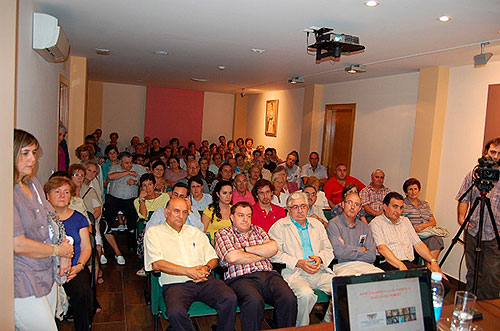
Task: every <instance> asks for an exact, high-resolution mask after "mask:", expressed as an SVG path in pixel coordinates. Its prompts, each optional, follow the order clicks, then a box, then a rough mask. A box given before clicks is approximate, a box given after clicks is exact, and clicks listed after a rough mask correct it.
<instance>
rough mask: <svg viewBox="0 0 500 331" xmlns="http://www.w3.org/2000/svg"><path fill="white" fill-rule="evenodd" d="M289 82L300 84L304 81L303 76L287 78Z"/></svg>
mask: <svg viewBox="0 0 500 331" xmlns="http://www.w3.org/2000/svg"><path fill="white" fill-rule="evenodd" d="M288 82H289V83H290V84H301V83H303V82H304V77H301V76H294V77H292V78H290V79H289V80H288Z"/></svg>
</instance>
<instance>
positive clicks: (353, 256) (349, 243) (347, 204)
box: [326, 193, 384, 276]
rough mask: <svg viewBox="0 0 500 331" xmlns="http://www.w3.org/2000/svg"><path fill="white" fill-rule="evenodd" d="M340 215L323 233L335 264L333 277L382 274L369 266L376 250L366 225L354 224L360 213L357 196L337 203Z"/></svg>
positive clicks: (359, 202)
mask: <svg viewBox="0 0 500 331" xmlns="http://www.w3.org/2000/svg"><path fill="white" fill-rule="evenodd" d="M341 204H342V208H343V209H344V211H343V212H342V214H340V215H339V216H337V217H335V218H334V219H333V220H331V221H330V222H329V223H328V226H327V228H326V232H327V233H328V239H330V242H331V243H332V246H333V251H334V252H335V258H336V259H337V260H338V264H336V265H334V267H333V270H334V272H335V275H337V276H350V275H356V274H369V273H377V272H384V271H383V270H382V269H379V268H377V267H375V266H374V265H373V262H375V256H376V253H377V249H376V247H375V242H374V241H373V236H372V233H371V231H370V228H369V227H368V225H366V224H365V223H364V222H362V221H359V220H356V216H357V215H358V213H359V211H360V210H361V199H360V198H359V195H358V193H350V194H347V195H346V197H345V199H344V201H342V202H341Z"/></svg>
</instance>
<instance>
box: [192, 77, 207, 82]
mask: <svg viewBox="0 0 500 331" xmlns="http://www.w3.org/2000/svg"><path fill="white" fill-rule="evenodd" d="M191 80H192V81H193V82H200V83H204V82H208V79H206V78H194V77H192V78H191Z"/></svg>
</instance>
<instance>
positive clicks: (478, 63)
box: [474, 42, 493, 68]
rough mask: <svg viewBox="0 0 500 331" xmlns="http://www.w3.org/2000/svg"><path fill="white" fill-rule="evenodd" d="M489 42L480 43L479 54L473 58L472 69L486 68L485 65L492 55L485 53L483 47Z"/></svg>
mask: <svg viewBox="0 0 500 331" xmlns="http://www.w3.org/2000/svg"><path fill="white" fill-rule="evenodd" d="M488 44H489V42H484V43H481V54H478V55H476V56H474V68H482V67H485V66H486V63H488V61H489V60H490V58H491V57H492V56H493V53H485V52H484V46H486V45H488Z"/></svg>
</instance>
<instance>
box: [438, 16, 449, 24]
mask: <svg viewBox="0 0 500 331" xmlns="http://www.w3.org/2000/svg"><path fill="white" fill-rule="evenodd" d="M437 20H438V21H439V22H449V21H451V16H448V15H443V16H440V17H438V19H437Z"/></svg>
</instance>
